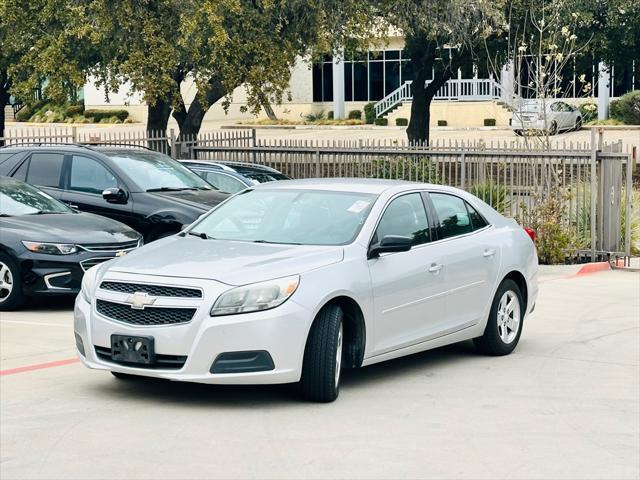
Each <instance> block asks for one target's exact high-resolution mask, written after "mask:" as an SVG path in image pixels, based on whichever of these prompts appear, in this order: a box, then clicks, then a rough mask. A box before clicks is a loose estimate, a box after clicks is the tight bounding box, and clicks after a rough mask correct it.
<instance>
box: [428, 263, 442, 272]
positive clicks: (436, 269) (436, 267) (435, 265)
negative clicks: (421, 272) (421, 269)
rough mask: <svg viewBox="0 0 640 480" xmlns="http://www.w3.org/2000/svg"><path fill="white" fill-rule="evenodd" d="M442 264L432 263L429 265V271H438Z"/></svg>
mask: <svg viewBox="0 0 640 480" xmlns="http://www.w3.org/2000/svg"><path fill="white" fill-rule="evenodd" d="M442 267H443V265H442V264H441V263H432V264H431V266H430V267H429V272H430V273H438V272H439V271H440V270H442Z"/></svg>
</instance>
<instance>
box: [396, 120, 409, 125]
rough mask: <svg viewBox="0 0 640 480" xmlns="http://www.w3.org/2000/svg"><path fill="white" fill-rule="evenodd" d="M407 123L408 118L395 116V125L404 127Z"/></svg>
mask: <svg viewBox="0 0 640 480" xmlns="http://www.w3.org/2000/svg"><path fill="white" fill-rule="evenodd" d="M407 125H409V120H408V119H406V118H396V126H397V127H406V126H407Z"/></svg>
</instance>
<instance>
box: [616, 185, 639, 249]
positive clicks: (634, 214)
mask: <svg viewBox="0 0 640 480" xmlns="http://www.w3.org/2000/svg"><path fill="white" fill-rule="evenodd" d="M626 212H627V195H626V192H624V191H623V192H622V201H621V202H620V238H622V239H623V241H624V236H625V228H626V223H627V215H626ZM630 224H631V241H630V243H631V255H633V256H638V255H640V190H633V191H632V192H631V222H630Z"/></svg>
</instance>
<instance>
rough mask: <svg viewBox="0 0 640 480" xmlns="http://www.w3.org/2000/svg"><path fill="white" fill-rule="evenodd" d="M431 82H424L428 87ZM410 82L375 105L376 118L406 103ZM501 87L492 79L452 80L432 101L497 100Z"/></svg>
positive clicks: (409, 98)
mask: <svg viewBox="0 0 640 480" xmlns="http://www.w3.org/2000/svg"><path fill="white" fill-rule="evenodd" d="M430 82H431V80H427V81H426V82H425V86H426V85H428V84H429V83H430ZM411 83H412V82H411V81H408V82H405V83H403V84H402V85H400V87H399V88H397V89H396V90H394V91H393V92H391V93H390V94H389V95H387V96H386V97H384V98H383V99H382V100H380V101H379V102H377V103H376V104H375V112H376V117H380V116H382V115H384V114H386V113H388V112H389V110H391V109H392V108H394V107H395V106H397V105H398V104H400V103H402V102H408V101H410V100H411V99H412V98H413V97H412V95H411ZM501 89H502V87H501V86H500V84H499V83H498V82H496V81H495V80H494V79H493V78H469V79H466V78H465V79H459V78H454V79H451V80H449V81H448V82H447V83H445V84H444V85H443V86H442V87H441V88H440V90H438V92H437V93H436V94H435V96H434V97H433V99H434V100H456V101H465V100H469V101H477V100H497V99H499V98H500V94H501Z"/></svg>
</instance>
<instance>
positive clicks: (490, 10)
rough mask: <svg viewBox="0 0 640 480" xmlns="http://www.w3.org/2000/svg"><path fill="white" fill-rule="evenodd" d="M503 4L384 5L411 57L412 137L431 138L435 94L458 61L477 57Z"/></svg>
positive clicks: (414, 0) (453, 0)
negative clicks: (432, 73) (432, 104)
mask: <svg viewBox="0 0 640 480" xmlns="http://www.w3.org/2000/svg"><path fill="white" fill-rule="evenodd" d="M502 5H503V1H502V0H499V1H487V0H398V1H395V2H390V3H388V4H387V5H386V6H387V9H386V12H385V18H386V19H387V20H388V22H389V23H390V24H391V25H393V26H395V27H396V28H398V29H399V30H400V31H401V32H402V33H403V34H404V36H405V49H406V51H407V53H408V55H409V57H410V59H411V60H410V67H411V71H412V72H413V79H412V80H413V82H412V84H411V92H412V95H413V101H412V104H411V118H410V120H409V126H408V127H407V136H408V137H409V141H410V142H412V143H426V144H428V143H429V119H430V114H429V109H430V106H431V101H432V100H433V97H434V96H435V94H436V93H437V92H438V90H440V88H442V86H443V85H444V84H445V83H446V82H447V81H448V80H449V79H450V78H452V77H453V76H454V75H455V74H456V72H457V70H458V68H459V67H460V66H462V65H463V64H464V63H465V62H469V61H471V60H472V59H473V58H475V57H476V56H477V52H478V51H479V50H481V49H482V48H483V44H482V41H483V39H485V38H487V37H489V36H491V35H492V34H493V32H494V30H493V29H492V28H488V27H487V25H489V26H490V25H491V24H493V23H497V22H498V20H499V19H500V17H501V14H502V12H501V8H502ZM389 7H390V8H389ZM483 21H484V22H483ZM432 71H433V72H434V75H433V79H431V81H429V82H428V83H427V80H428V79H429V77H430V76H431V72H432Z"/></svg>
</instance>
